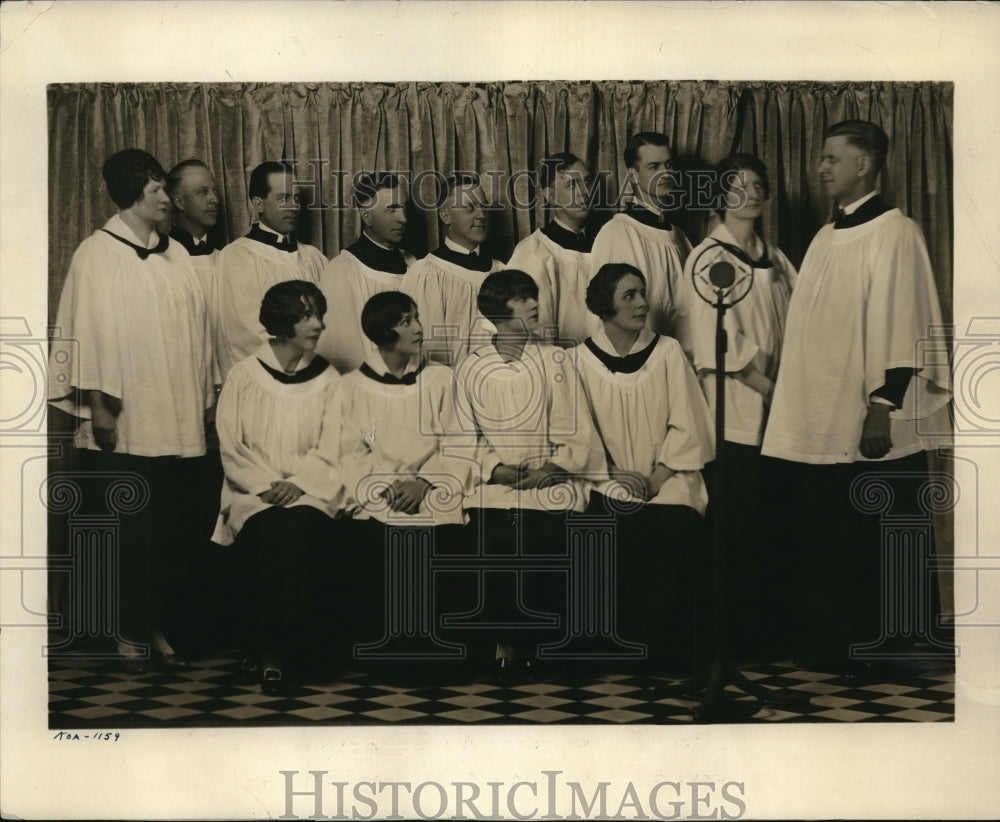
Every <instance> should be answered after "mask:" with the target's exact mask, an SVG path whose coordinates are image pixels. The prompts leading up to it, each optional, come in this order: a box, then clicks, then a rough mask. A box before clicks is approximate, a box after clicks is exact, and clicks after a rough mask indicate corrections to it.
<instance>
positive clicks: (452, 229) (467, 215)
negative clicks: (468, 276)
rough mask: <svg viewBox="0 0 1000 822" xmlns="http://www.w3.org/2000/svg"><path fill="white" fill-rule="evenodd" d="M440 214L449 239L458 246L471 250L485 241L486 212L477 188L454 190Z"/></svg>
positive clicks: (480, 193)
mask: <svg viewBox="0 0 1000 822" xmlns="http://www.w3.org/2000/svg"><path fill="white" fill-rule="evenodd" d="M440 214H441V222H443V223H444V224H445V227H446V229H447V231H446V233H447V235H448V237H449V239H451V240H452V241H453V242H456V243H458V244H459V245H460V246H463V247H464V248H468V249H473V248H475V247H476V246H477V245H479V244H481V243H482V242H483V241H484V240H485V239H486V212H484V211H483V190H482V189H481V188H479V186H471V185H470V186H461V187H460V188H456V189H455V190H454V191H453V192H452V193H451V200H450V201H449V202H447V203H446V204H445V206H444V208H442V209H441V212H440Z"/></svg>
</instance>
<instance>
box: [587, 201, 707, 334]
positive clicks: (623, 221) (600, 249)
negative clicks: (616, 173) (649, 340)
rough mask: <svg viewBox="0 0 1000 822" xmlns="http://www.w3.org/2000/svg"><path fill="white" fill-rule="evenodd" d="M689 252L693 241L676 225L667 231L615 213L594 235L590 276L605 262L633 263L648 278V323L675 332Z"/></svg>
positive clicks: (655, 328) (658, 331)
mask: <svg viewBox="0 0 1000 822" xmlns="http://www.w3.org/2000/svg"><path fill="white" fill-rule="evenodd" d="M690 253H691V243H690V242H689V241H688V238H687V237H686V236H685V235H684V232H683V231H681V230H680V229H679V228H677V227H676V226H675V227H673V228H671V229H670V230H669V231H667V230H664V229H662V228H654V227H652V226H647V225H643V224H642V223H640V222H639V221H638V220H635V219H633V218H632V217H629V216H628V215H627V214H624V213H622V214H616V215H615V216H614V217H612V218H611V219H610V220H609V221H608V222H607V223H605V224H604V226H603V227H602V228H601V230H600V231H599V232H598V233H597V237H596V238H594V248H593V251H592V252H591V261H590V263H591V271H590V279H593V278H594V275H595V274H596V273H597V272H598V271H599V270H600V268H601V266H602V265H604V264H605V263H629V264H630V265H634V266H635V267H636V268H638V269H639V270H640V271H641V272H642V274H643V276H644V277H645V278H646V299H647V300H649V317H648V318H647V320H646V327H647V328H649V330H650V331H652V332H654V333H655V334H669V335H671V336H672V335H673V334H674V326H675V324H676V322H677V316H676V315H677V312H678V309H679V304H678V301H679V297H680V281H681V278H682V277H683V276H684V262H685V261H686V260H687V256H688V254H690Z"/></svg>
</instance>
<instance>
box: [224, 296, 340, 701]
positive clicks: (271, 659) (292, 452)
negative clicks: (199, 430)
mask: <svg viewBox="0 0 1000 822" xmlns="http://www.w3.org/2000/svg"><path fill="white" fill-rule="evenodd" d="M325 311H326V300H325V299H324V297H323V294H322V292H321V291H320V290H319V288H318V287H317V286H315V285H314V284H313V283H310V282H308V281H306V280H288V281H286V282H283V283H279V284H277V285H275V286H272V287H271V288H270V289H268V291H267V293H266V294H265V295H264V299H263V301H262V303H261V308H260V322H261V324H262V325H263V326H264V328H265V329H266V330H267V332H268V334H269V335H270V339H269V340H268V342H266V343H264V344H263V345H262V346H261V347H260V348H259V349H258V350H257V352H256V353H255V354H253V355H252V356H250V357H247V358H246V359H244V360H242V361H241V362H239V363H237V364H236V365H235V366H234V367H233V369H232V371H230V372H229V375H228V376H227V378H226V382H225V385H224V386H223V389H222V394H221V395H220V397H219V407H218V413H217V416H216V426H217V428H218V432H219V448H220V453H221V456H222V465H223V469H224V471H225V475H226V476H225V483H224V485H223V490H222V512H221V514H220V517H219V523H218V526H217V528H216V535H215V537H214V539H215V541H216V542H218V543H220V544H222V545H229V544H234V550H235V551H237V552H238V558H239V559H240V560H243V562H242V564H243V566H244V568H245V569H246V570H247V576H248V577H249V579H248V580H247V588H248V592H249V594H250V596H249V602H248V603H247V605H248V614H247V618H248V623H249V624H248V632H247V633H248V637H247V643H248V644H249V645H251V646H252V650H253V651H254V654H253V655H252V657H251V658H250V659H247V660H244V664H243V669H244V673H246V672H251V671H256V670H259V674H260V679H261V686H262V689H263V690H264V692H265V693H269V694H275V693H280V692H282V691H284V690H285V688H286V687H287V684H288V678H287V676H286V673H285V665H286V663H289V664H292V665H295V664H301V663H304V662H306V661H307V660H308V657H309V655H310V654H315V653H316V646H317V645H318V644H319V642H318V641H317V636H319V637H323V635H324V634H325V631H326V629H328V628H329V627H330V626H331V625H332V624H333V620H332V617H331V615H330V614H325V613H324V612H323V610H322V609H321V608H320V607H319V603H321V602H329V601H331V600H333V599H335V597H333V596H331V595H330V592H329V591H328V590H325V589H324V588H323V587H321V586H327V585H328V583H329V581H330V572H331V571H332V569H333V558H334V555H335V552H336V551H337V550H338V544H339V543H340V542H341V539H340V535H339V529H338V528H337V526H336V524H335V523H334V520H333V517H335V516H336V515H337V514H338V512H339V510H340V505H341V497H342V489H343V485H342V482H341V479H340V472H339V470H338V468H337V465H336V461H337V457H338V452H337V450H336V448H335V447H334V448H332V449H331V448H329V447H324V448H322V449H320V448H319V445H320V440H321V438H322V437H324V436H325V437H327V438H328V441H329V442H332V443H336V442H337V439H338V432H337V431H336V430H331V429H336V427H337V424H338V423H337V420H338V417H339V412H338V409H337V407H336V402H337V397H338V389H339V385H340V376H339V375H338V374H337V372H336V371H335V370H334V369H333V368H332V367H331V366H330V364H329V363H328V362H327V361H326V360H324V359H323V358H322V357H320V356H317V355H316V353H315V351H316V341H317V340H318V339H319V335H320V332H322V330H323V314H324V313H325ZM317 626H320V630H317ZM323 638H324V639H325V637H323ZM327 650H329V648H328V647H324V648H323V649H322V651H321V652H326V651H327ZM257 656H259V659H257V658H256V657H257Z"/></svg>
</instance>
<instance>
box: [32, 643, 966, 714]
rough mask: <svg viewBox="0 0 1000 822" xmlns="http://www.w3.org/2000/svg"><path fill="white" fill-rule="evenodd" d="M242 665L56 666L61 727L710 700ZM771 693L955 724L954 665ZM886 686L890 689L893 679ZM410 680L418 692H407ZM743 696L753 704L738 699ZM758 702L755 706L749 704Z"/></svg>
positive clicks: (594, 680) (846, 709) (606, 685)
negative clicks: (281, 674) (282, 684)
mask: <svg viewBox="0 0 1000 822" xmlns="http://www.w3.org/2000/svg"><path fill="white" fill-rule="evenodd" d="M237 664H238V657H237V655H236V654H235V653H234V654H232V655H218V656H217V657H216V658H212V659H201V660H197V661H195V662H194V663H192V667H191V669H190V670H186V671H182V672H178V673H146V674H138V673H124V672H122V671H121V670H119V669H118V668H116V667H115V666H113V665H111V664H109V663H107V662H102V661H99V660H95V659H92V658H91V659H88V658H84V657H81V658H79V659H67V658H61V659H50V661H49V726H50V727H51V728H53V729H84V728H101V729H108V728H164V727H199V726H200V727H219V726H228V727H251V726H280V725H320V724H322V725H337V724H382V725H412V724H433V725H439V726H441V725H451V726H467V725H491V724H511V723H522V724H532V723H534V724H578V723H590V724H612V725H614V724H651V723H652V724H683V723H691V722H693V717H692V709H693V708H695V707H696V706H697V705H698V704H699V702H698V697H696V696H692V695H691V694H686V693H685V688H684V687H683V686H682V685H681V684H680V683H678V682H676V681H673V680H668V679H664V678H658V677H653V676H649V675H645V674H636V673H627V672H617V673H615V672H613V671H611V670H608V671H606V672H600V673H583V672H580V671H573V670H571V669H569V668H564V669H563V670H561V671H550V672H549V675H548V676H546V677H543V678H542V679H541V680H540V681H538V682H533V683H524V684H517V685H504V684H499V683H497V682H496V681H494V680H492V679H491V677H490V676H488V675H485V674H484V675H481V676H476V675H474V674H470V672H469V671H461V670H457V669H454V668H441V669H440V670H438V671H430V672H427V671H425V672H424V673H423V674H422V676H421V677H420V678H419V680H418V679H415V678H413V677H410V679H409V680H408V681H406V680H405V672H404V671H401V670H398V669H396V670H393V669H392V668H387V667H384V668H381V669H374V668H369V669H367V670H363V669H360V668H358V669H357V670H353V671H345V672H341V673H339V674H336V675H329V676H328V677H326V678H325V679H321V680H319V681H311V682H309V683H308V684H299V685H293V686H291V687H290V689H289V691H288V694H287V695H286V696H281V697H272V696H265V695H264V694H262V693H261V692H260V688H259V686H257V685H255V684H252V685H247V684H243V683H241V682H240V681H239V679H238V678H237V676H236V674H235V669H236V667H237ZM740 670H741V672H742V673H743V674H744V676H746V678H747V679H749V680H752V681H753V682H755V683H757V684H759V685H763V686H766V687H774V688H781V689H787V690H790V691H794V692H801V693H806V694H809V695H810V701H809V702H808V703H807V704H804V705H801V706H798V705H797V706H795V707H793V708H781V709H778V708H770V707H762V708H760V709H759V710H757V712H756V713H754V714H753V715H752V717H750V718H749V719H744V720H741V721H749V722H754V723H775V722H781V723H789V722H948V721H953V720H954V718H955V717H954V713H955V711H954V707H955V706H954V682H955V677H954V667H953V665H952V664H951V661H950V660H949V661H946V662H927V663H924V662H916V661H913V662H908V663H906V664H905V665H899V666H897V667H896V669H894V671H893V673H892V674H891V675H889V676H883V677H875V678H872V677H868V678H866V679H860V678H852V677H845V676H839V675H835V674H831V673H823V672H818V671H805V670H800V669H798V668H795V667H794V666H793V665H792V664H791V663H790V662H774V663H769V664H755V665H751V666H747V667H743V668H741V669H740ZM883 680H884V681H883ZM404 681H406V684H401V683H402V682H404ZM735 695H736V696H737V697H740V698H743V697H742V695H741V694H739V693H736V694H735ZM746 699H749V698H746Z"/></svg>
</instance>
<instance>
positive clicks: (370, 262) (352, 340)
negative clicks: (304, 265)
mask: <svg viewBox="0 0 1000 822" xmlns="http://www.w3.org/2000/svg"><path fill="white" fill-rule="evenodd" d="M354 207H355V208H356V209H357V210H358V212H359V213H360V215H361V236H360V237H359V238H358V240H357V242H355V243H354V244H353V245H350V246H348V247H347V248H345V249H344V250H343V251H341V252H340V253H339V254H338V255H337V256H336V257H334V258H333V259H332V260H330V262H329V263H327V264H326V267H325V268H324V270H323V275H322V277H321V278H320V287H321V288H322V291H323V296H324V297H326V303H327V305H328V306H329V308H328V310H327V315H326V330H325V331H324V332H323V336H322V337H320V340H319V346H318V347H317V349H316V350H317V351H318V352H319V353H320V355H321V356H323V357H325V358H326V359H327V360H328V361H329V362H331V363H332V364H333V366H334V367H335V368H336V369H337V370H338V371H339V372H340V373H341V374H346V373H347V372H349V371H353V370H354V369H355V368H358V367H360V365H361V363H363V362H364V361H365V358H366V357H368V356H370V355H371V354H372V353H374V351H375V344H374V343H373V342H372V341H371V340H369V339H368V337H366V336H365V334H364V332H363V331H362V329H361V309H362V308H364V307H365V304H366V303H367V302H368V300H370V299H371V298H372V297H374V296H375V295H376V294H381V293H382V292H383V291H399V290H400V287H401V285H402V282H403V275H404V274H405V273H406V270H407V268H408V267H409V266H410V265H411V264H412V263H413V257H412V256H411V255H410V254H408V253H407V252H405V251H403V249H402V243H403V234H404V231H405V229H406V194H405V192H404V191H403V189H402V186H401V185H400V182H399V179H398V178H397V177H396V175H394V174H389V173H387V172H378V171H376V172H371V173H364V174H361V175H359V177H358V181H357V186H356V190H355V192H354Z"/></svg>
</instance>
